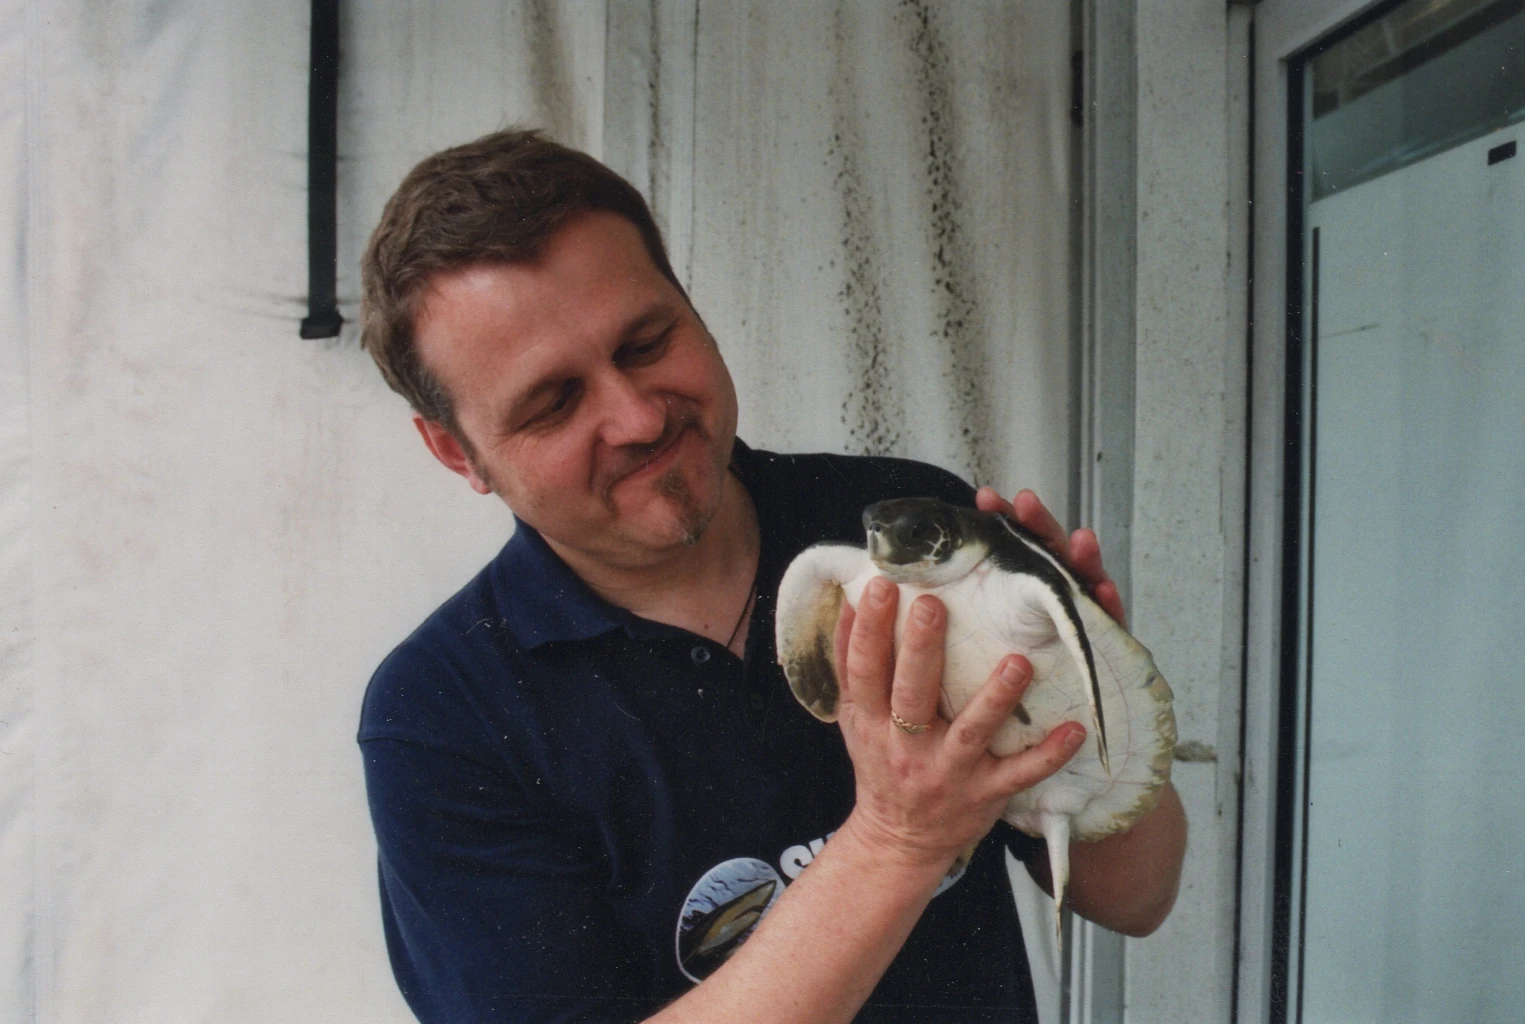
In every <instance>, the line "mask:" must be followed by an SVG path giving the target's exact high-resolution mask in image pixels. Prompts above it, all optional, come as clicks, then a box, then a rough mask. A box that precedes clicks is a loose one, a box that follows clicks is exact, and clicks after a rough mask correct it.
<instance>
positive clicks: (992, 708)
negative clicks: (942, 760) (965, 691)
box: [947, 654, 1033, 764]
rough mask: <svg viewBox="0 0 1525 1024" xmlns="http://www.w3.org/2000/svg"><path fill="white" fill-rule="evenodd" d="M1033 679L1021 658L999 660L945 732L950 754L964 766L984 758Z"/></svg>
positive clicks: (1029, 665)
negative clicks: (992, 740) (988, 676)
mask: <svg viewBox="0 0 1525 1024" xmlns="http://www.w3.org/2000/svg"><path fill="white" fill-rule="evenodd" d="M1032 679H1033V666H1032V664H1031V663H1030V662H1029V661H1028V660H1027V659H1026V658H1024V657H1022V655H1020V654H1008V655H1007V656H1006V657H1004V658H1002V659H1001V663H1000V664H999V665H997V666H996V669H995V671H994V672H993V673H991V676H990V678H989V679H987V680H986V681H985V685H984V686H981V687H980V689H979V692H977V693H976V694H975V695H974V697H973V698H972V699H971V700H970V701H969V703H968V704H966V705H964V710H962V711H960V712H959V713H958V717H957V718H955V719H954V720H953V725H952V726H951V727H950V728H949V729H948V739H947V744H948V752H949V754H950V755H951V756H952V757H953V758H954V759H955V760H956V761H959V762H961V763H963V764H973V763H974V762H975V761H978V760H979V759H980V758H981V757H983V756H984V755H985V751H986V748H988V747H989V746H990V741H991V739H993V738H994V737H995V734H996V732H997V731H998V730H999V729H1000V728H1001V726H1003V725H1005V724H1006V723H1007V721H1009V720H1010V719H1011V716H1012V712H1013V711H1014V710H1015V709H1016V706H1017V704H1018V702H1019V701H1021V699H1022V694H1023V693H1024V692H1025V691H1026V690H1027V684H1028V683H1030V682H1032Z"/></svg>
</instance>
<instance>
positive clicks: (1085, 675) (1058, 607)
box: [1007, 574, 1112, 776]
mask: <svg viewBox="0 0 1525 1024" xmlns="http://www.w3.org/2000/svg"><path fill="white" fill-rule="evenodd" d="M1010 580H1011V582H1010V584H1009V586H1010V587H1011V588H1012V589H1011V590H1008V591H1007V593H1008V594H1011V595H1012V597H1013V604H1014V605H1015V606H1017V607H1025V608H1028V609H1030V610H1031V613H1033V614H1041V615H1042V616H1044V617H1045V618H1046V619H1047V622H1045V623H1044V624H1043V627H1042V628H1043V631H1044V632H1048V630H1050V629H1051V630H1052V632H1049V633H1048V636H1050V637H1053V636H1057V637H1058V638H1059V639H1060V641H1062V642H1063V644H1064V647H1065V650H1066V651H1068V652H1069V655H1070V657H1071V658H1072V659H1073V660H1074V662H1075V670H1076V672H1077V673H1078V675H1079V677H1080V679H1081V681H1082V685H1083V688H1084V690H1085V700H1086V703H1087V705H1089V707H1090V709H1091V724H1092V725H1093V726H1094V729H1093V732H1094V733H1095V736H1096V759H1097V760H1098V761H1099V762H1100V763H1101V770H1102V771H1103V772H1104V773H1105V774H1107V775H1108V776H1110V775H1111V774H1112V765H1111V763H1110V761H1109V759H1108V756H1107V720H1106V717H1105V715H1104V713H1103V710H1102V696H1101V677H1100V676H1099V675H1098V674H1097V671H1096V653H1095V651H1094V650H1093V649H1092V646H1091V638H1090V636H1089V634H1088V633H1087V632H1086V627H1085V622H1084V621H1083V620H1082V618H1081V614H1080V609H1079V607H1078V606H1077V602H1076V600H1075V598H1074V597H1073V596H1072V595H1071V593H1070V592H1069V591H1068V589H1064V590H1061V589H1059V588H1058V586H1057V585H1056V583H1055V581H1051V580H1048V579H1044V578H1043V577H1041V576H1038V575H1027V574H1014V575H1012V576H1011V577H1010ZM1080 600H1082V601H1085V600H1089V598H1086V597H1081V598H1080ZM1040 609H1041V611H1040ZM1028 621H1029V622H1031V620H1028ZM1029 628H1031V627H1029ZM1016 649H1017V650H1019V651H1024V652H1025V651H1026V648H1025V647H1024V646H1022V645H1020V644H1019V645H1017V647H1016ZM1055 724H1057V723H1055Z"/></svg>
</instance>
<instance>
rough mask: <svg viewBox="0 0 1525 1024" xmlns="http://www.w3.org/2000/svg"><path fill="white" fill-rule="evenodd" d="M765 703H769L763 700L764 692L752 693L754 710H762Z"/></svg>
mask: <svg viewBox="0 0 1525 1024" xmlns="http://www.w3.org/2000/svg"><path fill="white" fill-rule="evenodd" d="M765 703H767V702H766V701H764V700H763V695H762V694H760V693H754V694H752V700H751V704H752V710H753V711H761V710H762V709H763V705H764V704H765Z"/></svg>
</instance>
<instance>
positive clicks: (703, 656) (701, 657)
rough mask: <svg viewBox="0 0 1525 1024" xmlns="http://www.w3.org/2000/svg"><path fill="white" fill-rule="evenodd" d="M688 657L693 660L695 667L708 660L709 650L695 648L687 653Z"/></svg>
mask: <svg viewBox="0 0 1525 1024" xmlns="http://www.w3.org/2000/svg"><path fill="white" fill-rule="evenodd" d="M688 656H689V657H690V658H693V659H694V664H695V665H703V664H704V663H705V662H706V661H709V660H710V649H709V648H708V647H695V648H694V649H693V650H691V651H689V652H688Z"/></svg>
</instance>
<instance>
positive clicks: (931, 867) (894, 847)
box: [831, 807, 959, 893]
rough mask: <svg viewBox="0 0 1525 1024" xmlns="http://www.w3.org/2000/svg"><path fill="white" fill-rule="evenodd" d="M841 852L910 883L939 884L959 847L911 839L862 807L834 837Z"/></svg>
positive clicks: (871, 868)
mask: <svg viewBox="0 0 1525 1024" xmlns="http://www.w3.org/2000/svg"><path fill="white" fill-rule="evenodd" d="M831 844H834V845H836V846H837V847H838V851H839V855H840V856H841V857H843V859H844V860H848V861H849V862H850V863H855V864H861V865H863V866H864V867H866V868H867V869H869V870H872V871H875V872H882V873H889V872H893V873H894V874H895V875H896V876H897V877H898V878H899V879H902V880H903V881H902V882H901V884H904V885H906V886H908V887H911V888H912V889H914V888H919V887H921V886H926V887H927V891H928V892H929V893H930V892H931V890H933V889H935V888H937V886H938V885H939V884H940V883H941V881H942V879H943V877H944V876H945V875H947V873H948V869H949V868H950V867H952V866H953V861H954V860H955V858H957V856H958V853H959V851H957V850H944V849H942V848H940V847H938V846H935V845H933V844H929V843H920V842H916V841H914V840H908V839H907V838H906V837H904V836H901V835H897V834H896V833H895V832H894V831H892V830H890V829H888V828H885V827H884V826H882V825H880V824H879V823H878V822H876V821H875V820H874V819H873V816H872V815H870V814H869V813H868V812H866V811H864V810H863V809H862V808H861V807H855V808H853V812H852V813H851V814H850V815H848V817H847V820H846V821H845V822H843V824H842V827H841V828H839V829H838V830H837V831H836V834H834V835H833V836H832V837H831Z"/></svg>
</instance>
